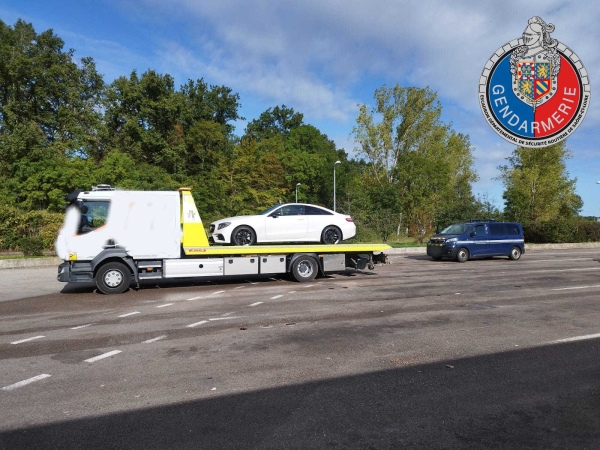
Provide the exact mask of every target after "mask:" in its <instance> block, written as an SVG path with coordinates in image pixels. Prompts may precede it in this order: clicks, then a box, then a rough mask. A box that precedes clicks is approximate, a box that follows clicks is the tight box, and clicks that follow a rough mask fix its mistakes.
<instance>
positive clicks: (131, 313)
mask: <svg viewBox="0 0 600 450" xmlns="http://www.w3.org/2000/svg"><path fill="white" fill-rule="evenodd" d="M135 314H141V313H140V312H139V311H134V312H130V313H127V314H121V315H120V316H119V317H128V316H133V315H135Z"/></svg>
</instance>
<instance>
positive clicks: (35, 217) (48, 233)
mask: <svg viewBox="0 0 600 450" xmlns="http://www.w3.org/2000/svg"><path fill="white" fill-rule="evenodd" d="M63 220H64V214H62V213H51V212H48V211H28V212H25V211H21V210H19V209H17V208H14V207H12V206H7V205H0V251H10V250H17V249H20V248H21V240H22V239H23V238H39V239H40V240H41V242H42V248H43V249H44V250H50V249H52V248H53V247H54V241H55V240H56V236H57V234H58V229H59V228H60V227H61V225H62V223H63ZM25 245H27V244H25Z"/></svg>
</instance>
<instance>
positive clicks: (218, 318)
mask: <svg viewBox="0 0 600 450" xmlns="http://www.w3.org/2000/svg"><path fill="white" fill-rule="evenodd" d="M229 319H239V317H215V318H214V319H208V320H210V321H213V320H229Z"/></svg>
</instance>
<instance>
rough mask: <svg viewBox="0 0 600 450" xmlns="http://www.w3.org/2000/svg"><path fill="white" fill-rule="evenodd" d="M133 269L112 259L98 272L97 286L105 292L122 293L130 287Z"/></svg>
mask: <svg viewBox="0 0 600 450" xmlns="http://www.w3.org/2000/svg"><path fill="white" fill-rule="evenodd" d="M129 283H131V271H130V270H129V267H127V266H126V265H125V264H123V263H120V262H116V261H112V262H108V263H106V264H104V265H103V266H101V267H100V269H98V272H96V287H97V288H98V290H99V291H100V292H102V293H103V294H107V295H109V294H121V293H123V292H125V291H126V290H127V289H128V288H129Z"/></svg>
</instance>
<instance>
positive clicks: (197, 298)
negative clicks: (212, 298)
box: [185, 295, 204, 302]
mask: <svg viewBox="0 0 600 450" xmlns="http://www.w3.org/2000/svg"><path fill="white" fill-rule="evenodd" d="M201 298H204V295H199V296H198V297H192V298H186V299H185V300H186V301H188V302H191V301H192V300H200V299H201Z"/></svg>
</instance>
